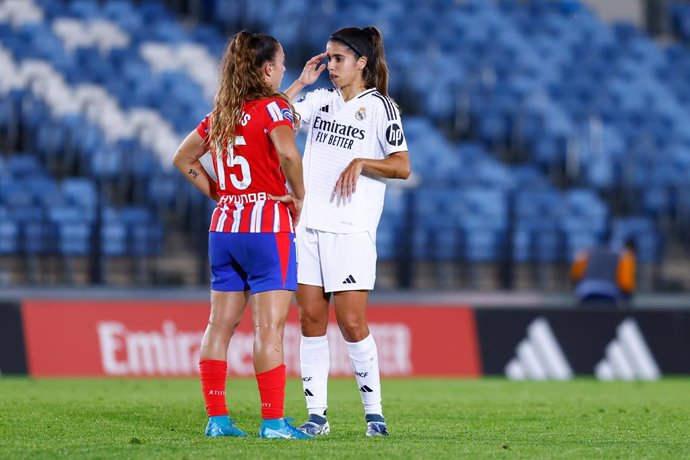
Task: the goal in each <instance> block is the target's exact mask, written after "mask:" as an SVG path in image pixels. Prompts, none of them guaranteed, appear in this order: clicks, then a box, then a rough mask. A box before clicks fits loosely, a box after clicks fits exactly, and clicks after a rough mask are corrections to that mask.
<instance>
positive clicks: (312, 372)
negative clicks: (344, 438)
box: [300, 334, 383, 416]
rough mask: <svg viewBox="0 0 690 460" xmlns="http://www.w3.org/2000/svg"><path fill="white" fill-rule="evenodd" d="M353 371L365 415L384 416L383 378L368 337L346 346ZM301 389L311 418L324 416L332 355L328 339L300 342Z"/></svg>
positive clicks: (322, 337)
mask: <svg viewBox="0 0 690 460" xmlns="http://www.w3.org/2000/svg"><path fill="white" fill-rule="evenodd" d="M346 344H347V349H348V352H349V354H350V362H351V363H352V370H353V371H354V373H355V378H356V379H357V387H358V388H359V394H360V395H361V397H362V403H363V404H364V413H365V414H382V413H383V412H382V408H381V377H380V375H379V358H378V351H377V349H376V342H375V341H374V337H373V336H372V335H371V334H369V336H367V338H365V339H364V340H361V341H359V342H346ZM300 365H301V369H302V388H303V389H304V394H305V397H306V400H307V410H308V411H309V414H316V415H321V416H323V415H324V413H325V412H326V409H327V408H328V372H329V368H330V351H329V347H328V337H327V336H325V335H324V336H321V337H304V336H302V340H301V342H300Z"/></svg>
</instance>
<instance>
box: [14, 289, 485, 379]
mask: <svg viewBox="0 0 690 460" xmlns="http://www.w3.org/2000/svg"><path fill="white" fill-rule="evenodd" d="M208 313H209V306H208V303H206V302H188V301H179V302H174V301H101V300H99V301H86V300H79V301H45V300H27V301H24V303H23V305H22V316H23V325H24V337H25V342H26V356H27V362H28V371H29V374H30V375H32V376H35V377H49V376H110V377H164V376H171V377H172V376H193V375H196V374H197V373H198V361H199V348H200V343H201V337H202V335H203V332H204V329H205V327H206V323H207V320H208ZM331 314H332V317H331V322H330V324H329V327H328V336H329V342H330V350H331V375H333V376H351V375H352V369H351V365H350V360H349V357H348V354H347V347H346V344H345V342H344V341H343V339H342V336H341V334H340V331H339V329H338V327H337V324H336V323H335V318H334V315H333V313H331ZM368 320H369V326H370V329H371V332H372V334H373V336H374V338H375V339H376V343H377V347H378V352H379V366H380V370H381V374H382V375H384V376H399V377H404V376H448V377H451V376H452V377H475V376H479V375H480V374H481V369H480V358H479V346H478V340H477V334H476V327H475V323H474V313H473V311H472V310H471V309H469V308H464V307H461V308H457V307H456V308H447V307H430V306H415V305H394V306H393V305H390V306H388V305H375V306H371V307H370V308H369V312H368ZM300 336H301V333H300V327H299V319H298V312H297V308H296V307H294V306H293V307H291V308H290V313H289V315H288V321H287V324H286V326H285V336H284V344H285V348H284V350H285V364H286V366H287V370H288V374H289V375H291V376H298V375H299V343H300ZM252 343H253V331H252V323H251V312H250V309H249V308H247V310H246V312H245V315H244V317H243V319H242V322H241V323H240V325H239V327H238V328H237V330H236V332H235V335H234V336H233V338H232V341H231V342H230V347H229V348H228V369H229V370H228V372H229V373H230V374H232V375H236V376H246V377H249V376H253V375H254V368H253V364H252Z"/></svg>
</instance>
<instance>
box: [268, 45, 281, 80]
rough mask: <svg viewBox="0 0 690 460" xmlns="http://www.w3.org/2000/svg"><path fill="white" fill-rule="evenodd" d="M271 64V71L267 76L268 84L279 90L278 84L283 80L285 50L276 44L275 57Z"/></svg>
mask: <svg viewBox="0 0 690 460" xmlns="http://www.w3.org/2000/svg"><path fill="white" fill-rule="evenodd" d="M271 64H272V66H273V72H272V73H271V76H270V77H269V79H268V80H269V82H268V83H269V84H270V85H271V88H273V89H274V90H276V91H278V90H280V84H281V83H282V81H283V76H284V75H285V52H284V51H283V47H282V46H280V45H278V52H276V56H275V59H274V60H273V62H271Z"/></svg>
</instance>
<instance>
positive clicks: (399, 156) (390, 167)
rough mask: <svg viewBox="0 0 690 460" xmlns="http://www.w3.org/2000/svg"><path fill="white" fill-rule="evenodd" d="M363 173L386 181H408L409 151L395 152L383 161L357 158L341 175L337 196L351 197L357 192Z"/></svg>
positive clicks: (336, 184)
mask: <svg viewBox="0 0 690 460" xmlns="http://www.w3.org/2000/svg"><path fill="white" fill-rule="evenodd" d="M362 172H366V173H371V174H375V175H377V176H381V177H385V178H386V179H407V178H408V177H410V156H409V154H408V153H407V151H404V152H395V153H393V154H391V155H389V156H388V158H385V159H383V160H370V159H365V158H355V159H354V160H352V161H351V162H350V164H349V165H347V168H345V170H344V171H343V172H342V173H340V177H338V180H337V181H336V183H335V187H334V188H333V191H334V192H335V194H336V195H339V196H342V197H349V196H350V195H352V194H353V193H355V191H356V190H357V179H359V176H360V175H361V174H362Z"/></svg>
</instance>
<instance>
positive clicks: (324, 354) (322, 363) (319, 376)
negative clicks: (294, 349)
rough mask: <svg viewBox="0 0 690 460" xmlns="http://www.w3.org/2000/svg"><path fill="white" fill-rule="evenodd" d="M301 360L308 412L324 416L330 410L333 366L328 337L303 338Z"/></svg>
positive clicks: (300, 351)
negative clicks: (329, 396)
mask: <svg viewBox="0 0 690 460" xmlns="http://www.w3.org/2000/svg"><path fill="white" fill-rule="evenodd" d="M299 358H300V368H301V370H302V388H304V396H305V398H306V400H307V411H309V414H316V415H321V416H323V415H324V414H325V413H326V409H327V408H328V372H329V370H330V366H331V355H330V351H329V349H328V336H327V335H324V336H321V337H305V336H302V340H301V341H300V347H299Z"/></svg>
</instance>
